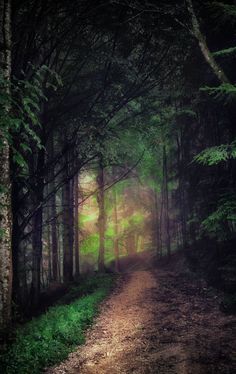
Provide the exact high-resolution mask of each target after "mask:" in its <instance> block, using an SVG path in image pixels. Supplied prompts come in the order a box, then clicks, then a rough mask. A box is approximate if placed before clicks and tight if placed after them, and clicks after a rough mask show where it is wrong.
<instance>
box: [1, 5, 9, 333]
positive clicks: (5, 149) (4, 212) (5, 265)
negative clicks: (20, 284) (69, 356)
mask: <svg viewBox="0 0 236 374" xmlns="http://www.w3.org/2000/svg"><path fill="white" fill-rule="evenodd" d="M0 30H1V31H0V45H1V48H0V69H1V71H2V74H3V76H4V78H5V79H6V85H5V87H2V88H3V91H5V92H7V93H8V94H10V85H9V82H10V79H11V1H10V0H5V1H4V0H0ZM5 109H6V116H7V113H8V111H9V110H10V108H9V107H6V108H5ZM0 138H2V142H1V145H0V188H1V190H0V330H5V329H6V328H7V326H8V324H9V323H10V321H11V297H12V248H11V232H12V217H11V215H12V213H11V181H10V149H9V144H8V141H7V140H6V138H5V136H4V134H2V133H1V132H0Z"/></svg>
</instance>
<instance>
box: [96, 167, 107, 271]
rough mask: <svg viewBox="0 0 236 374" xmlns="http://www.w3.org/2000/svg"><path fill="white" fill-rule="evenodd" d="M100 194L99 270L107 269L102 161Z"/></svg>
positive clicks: (98, 196)
mask: <svg viewBox="0 0 236 374" xmlns="http://www.w3.org/2000/svg"><path fill="white" fill-rule="evenodd" d="M97 184H98V188H99V190H98V192H97V202H98V209H99V216H98V232H99V254H98V270H99V271H101V272H102V271H104V269H105V259H104V257H105V228H106V214H105V199H104V168H103V163H102V161H100V162H99V170H98V176H97Z"/></svg>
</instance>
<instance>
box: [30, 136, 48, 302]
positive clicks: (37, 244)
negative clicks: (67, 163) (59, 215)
mask: <svg viewBox="0 0 236 374" xmlns="http://www.w3.org/2000/svg"><path fill="white" fill-rule="evenodd" d="M44 144H45V143H44ZM44 162H45V150H44V148H42V149H41V150H39V154H38V160H37V173H36V184H35V189H34V191H33V193H34V196H33V202H34V207H35V208H36V211H35V214H34V216H33V218H32V230H33V234H32V235H33V240H32V249H33V253H32V254H33V260H32V284H31V298H32V304H33V306H34V307H36V306H37V305H38V302H39V295H40V285H41V283H40V279H41V262H42V251H43V244H42V228H43V226H42V225H43V206H42V203H43V198H44V173H43V168H44Z"/></svg>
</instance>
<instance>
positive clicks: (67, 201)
mask: <svg viewBox="0 0 236 374" xmlns="http://www.w3.org/2000/svg"><path fill="white" fill-rule="evenodd" d="M68 168H69V165H68V159H66V165H65V173H66V174H65V183H64V185H63V187H62V210H63V214H62V221H63V229H62V230H63V280H64V282H71V281H72V280H73V240H72V239H73V238H71V183H70V180H69V176H68V173H69V170H68Z"/></svg>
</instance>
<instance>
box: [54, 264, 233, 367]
mask: <svg viewBox="0 0 236 374" xmlns="http://www.w3.org/2000/svg"><path fill="white" fill-rule="evenodd" d="M235 327H236V317H235V316H226V315H224V314H223V313H222V312H221V311H220V310H219V300H218V296H217V295H216V294H213V293H212V291H210V290H209V289H208V288H206V286H205V284H204V282H203V281H200V280H196V279H193V277H192V276H190V275H188V274H186V273H185V274H183V273H177V272H173V271H170V270H163V269H162V270H161V269H156V270H152V271H151V270H138V271H134V272H132V273H129V274H124V275H122V276H121V278H120V281H119V284H118V286H117V288H116V290H115V291H114V292H113V294H112V295H111V296H110V297H109V299H108V300H107V301H106V302H105V303H104V304H103V306H102V308H101V311H100V315H99V317H98V318H97V321H96V323H95V324H94V325H93V326H92V327H91V329H90V330H89V331H88V334H87V340H86V344H85V345H84V346H83V347H79V348H78V350H77V351H76V352H74V353H73V354H71V355H70V356H69V358H68V359H67V360H66V361H65V362H63V363H61V364H60V365H59V366H57V367H54V368H52V369H49V370H48V371H47V373H48V374H63V373H70V374H75V373H80V374H95V373H96V374H118V373H120V374H126V373H127V374H128V373H135V374H146V373H147V374H148V373H155V374H157V373H158V374H169V373H173V374H174V373H179V374H190V373H191V374H208V373H209V374H213V373H214V374H217V373H222V374H234V373H236V356H235V352H236V341H235V339H234V336H235V334H234V333H235Z"/></svg>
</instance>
